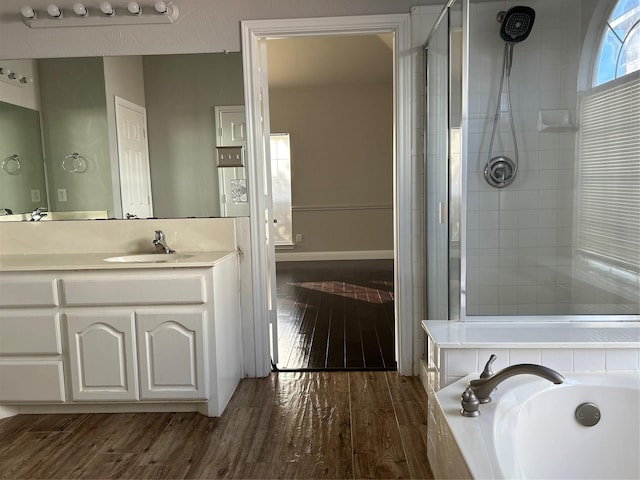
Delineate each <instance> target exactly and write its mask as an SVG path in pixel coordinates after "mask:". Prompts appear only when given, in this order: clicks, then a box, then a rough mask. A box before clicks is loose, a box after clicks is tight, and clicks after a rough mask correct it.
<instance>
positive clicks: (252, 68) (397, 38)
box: [241, 14, 416, 376]
mask: <svg viewBox="0 0 640 480" xmlns="http://www.w3.org/2000/svg"><path fill="white" fill-rule="evenodd" d="M241 30H242V59H243V69H244V97H245V105H246V115H247V167H248V176H249V187H250V191H251V195H250V212H251V218H250V226H251V255H252V269H253V275H252V286H253V312H254V328H255V340H254V346H255V359H256V364H255V370H254V368H252V367H254V366H250V365H247V366H245V370H246V371H247V373H249V372H251V373H255V375H256V376H267V375H268V374H269V372H270V371H271V357H270V339H269V298H268V292H267V284H268V278H269V277H268V276H269V269H268V266H267V263H266V262H267V259H268V250H267V245H266V243H265V238H266V234H267V232H266V228H267V226H266V225H265V222H264V212H265V207H266V205H265V198H266V195H267V193H268V192H266V191H265V181H264V175H265V174H266V173H267V172H265V171H264V167H263V165H264V157H265V155H266V154H267V153H268V149H265V137H264V134H265V131H264V129H263V113H262V107H263V105H262V101H261V100H262V99H261V95H260V87H261V85H262V84H263V82H266V81H267V80H266V78H265V76H266V72H265V71H263V70H262V69H261V68H260V65H261V62H262V61H263V59H262V56H261V55H262V53H261V48H260V45H261V42H262V41H263V40H265V39H268V38H283V37H301V36H318V35H349V34H378V33H392V34H394V101H393V104H394V119H393V121H394V132H393V136H394V159H393V182H394V189H393V190H394V199H393V211H394V233H393V236H394V290H395V292H394V293H395V302H394V308H395V319H396V322H395V324H396V360H397V363H398V372H399V373H400V374H402V375H413V373H414V372H413V365H414V345H413V343H414V341H413V331H414V328H413V327H414V325H413V323H414V322H413V305H414V291H413V290H414V289H413V285H412V268H413V261H412V237H413V222H412V199H413V198H414V195H415V194H416V192H415V191H414V189H415V187H414V185H415V182H414V179H413V178H412V172H413V170H412V155H411V135H412V131H411V128H412V125H411V105H412V104H411V102H412V100H411V85H412V82H411V63H412V59H413V57H414V55H413V52H412V49H411V42H410V40H411V39H410V16H409V14H390V15H368V16H354V17H317V18H291V19H277V20H249V21H242V22H241ZM265 116H266V117H267V118H268V112H267V115H265ZM266 133H268V132H266ZM273 262H275V259H274V260H273Z"/></svg>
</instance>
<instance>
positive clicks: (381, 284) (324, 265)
mask: <svg viewBox="0 0 640 480" xmlns="http://www.w3.org/2000/svg"><path fill="white" fill-rule="evenodd" d="M276 278H277V297H278V349H279V358H278V365H277V366H278V368H279V369H281V370H304V369H310V370H314V369H316V370H317V369H322V370H353V369H367V370H395V369H396V362H395V316H394V298H393V260H349V261H322V262H280V263H278V264H277V273H276Z"/></svg>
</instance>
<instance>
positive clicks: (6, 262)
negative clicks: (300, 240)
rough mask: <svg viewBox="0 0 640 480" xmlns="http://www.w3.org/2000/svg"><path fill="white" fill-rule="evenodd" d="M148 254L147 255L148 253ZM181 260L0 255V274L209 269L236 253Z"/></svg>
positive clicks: (200, 254)
mask: <svg viewBox="0 0 640 480" xmlns="http://www.w3.org/2000/svg"><path fill="white" fill-rule="evenodd" d="M147 253H148V252H147ZM178 253H180V254H181V256H176V257H172V256H171V254H162V253H158V254H157V255H158V256H162V257H161V258H162V260H163V261H161V262H107V261H106V260H105V258H110V257H117V256H126V255H137V253H113V252H112V253H80V254H46V255H39V254H25V255H0V273H1V272H23V271H24V272H27V271H48V270H122V269H141V268H184V267H210V266H213V265H215V264H216V263H218V262H220V261H221V260H223V259H225V258H227V257H228V256H230V255H236V254H237V252H236V251H219V252H178Z"/></svg>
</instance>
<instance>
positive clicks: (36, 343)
mask: <svg viewBox="0 0 640 480" xmlns="http://www.w3.org/2000/svg"><path fill="white" fill-rule="evenodd" d="M60 339H61V336H60V320H59V318H58V315H57V314H53V313H49V314H41V315H38V314H33V313H29V314H28V313H24V312H15V313H13V312H3V313H2V316H1V317H0V355H20V354H22V355H33V354H49V355H59V354H62V342H61V340H60Z"/></svg>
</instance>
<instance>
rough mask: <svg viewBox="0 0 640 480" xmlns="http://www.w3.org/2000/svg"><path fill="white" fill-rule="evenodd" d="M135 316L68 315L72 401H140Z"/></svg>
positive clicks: (125, 313) (118, 313) (111, 314)
mask: <svg viewBox="0 0 640 480" xmlns="http://www.w3.org/2000/svg"><path fill="white" fill-rule="evenodd" d="M133 322H134V315H133V312H109V313H103V312H100V313H85V312H82V313H69V314H67V332H68V340H69V355H70V360H71V361H70V365H71V384H72V397H73V400H92V401H103V400H108V401H114V400H115V401H118V400H121V401H125V400H137V399H138V382H137V368H136V354H135V353H136V352H135V344H134V340H133V332H134V327H133V325H134V323H133Z"/></svg>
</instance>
